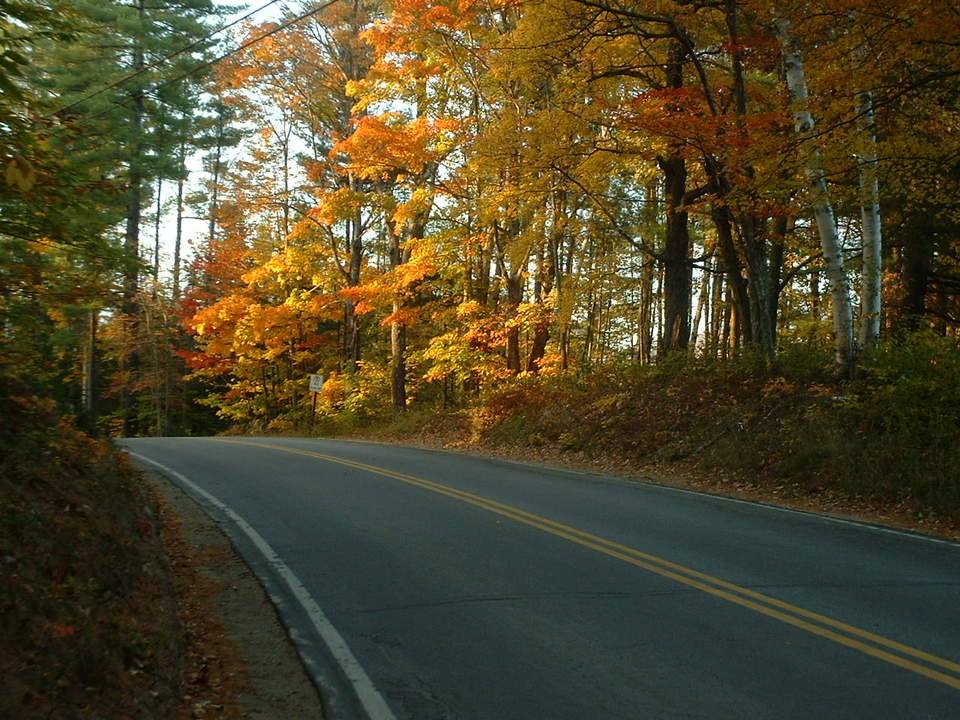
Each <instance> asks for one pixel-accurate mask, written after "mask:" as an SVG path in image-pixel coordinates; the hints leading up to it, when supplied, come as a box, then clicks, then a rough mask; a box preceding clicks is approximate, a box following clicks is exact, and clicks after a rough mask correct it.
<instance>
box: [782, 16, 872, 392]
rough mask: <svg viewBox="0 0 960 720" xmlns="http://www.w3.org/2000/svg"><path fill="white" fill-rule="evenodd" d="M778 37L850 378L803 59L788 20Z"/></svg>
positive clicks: (849, 331) (842, 297)
mask: <svg viewBox="0 0 960 720" xmlns="http://www.w3.org/2000/svg"><path fill="white" fill-rule="evenodd" d="M776 31H777V37H778V39H779V41H780V46H781V50H782V53H783V64H784V69H785V75H786V82H787V90H788V91H789V93H790V101H791V103H792V113H793V120H794V132H795V134H796V137H797V140H798V142H799V143H800V146H801V148H803V147H804V146H805V145H810V146H811V147H810V148H809V149H807V151H806V159H805V170H806V176H807V181H808V183H809V191H810V205H811V210H812V211H813V217H814V221H815V222H816V225H817V233H818V235H819V237H820V249H821V251H822V253H823V261H824V263H825V265H826V269H827V277H828V278H829V280H830V299H831V306H832V308H833V333H834V339H833V340H834V346H833V347H834V361H835V363H836V365H837V369H838V371H839V373H840V374H841V375H844V376H846V375H849V374H850V372H851V371H852V369H853V363H854V359H855V346H854V336H853V307H852V305H851V302H850V289H849V282H848V280H847V272H846V268H845V267H844V261H843V248H842V246H841V243H840V237H839V234H838V232H837V220H836V216H835V215H834V212H833V203H832V202H831V200H830V192H829V188H828V186H827V176H826V173H825V172H824V169H823V162H822V159H821V152H820V148H819V146H818V145H817V141H816V139H815V138H816V135H815V130H816V123H815V122H814V118H813V113H811V112H810V107H809V93H808V92H807V80H806V75H805V74H804V68H803V59H802V57H801V55H800V51H799V49H798V47H797V45H796V42H795V41H794V38H793V36H792V34H791V32H790V21H789V20H787V19H786V18H782V17H781V18H778V20H777V23H776Z"/></svg>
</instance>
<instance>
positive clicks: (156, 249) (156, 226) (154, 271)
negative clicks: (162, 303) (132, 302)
mask: <svg viewBox="0 0 960 720" xmlns="http://www.w3.org/2000/svg"><path fill="white" fill-rule="evenodd" d="M162 195H163V178H162V177H158V178H157V213H156V215H155V216H154V218H153V267H151V268H150V274H151V275H152V276H153V288H151V290H150V293H151V297H154V298H155V297H156V296H157V284H158V282H159V278H160V215H161V212H162V210H163V205H162V204H161V197H162Z"/></svg>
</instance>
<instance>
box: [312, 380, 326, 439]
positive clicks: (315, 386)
mask: <svg viewBox="0 0 960 720" xmlns="http://www.w3.org/2000/svg"><path fill="white" fill-rule="evenodd" d="M321 390H323V375H317V374H312V373H311V375H310V392H311V393H312V394H313V409H312V410H311V411H310V427H313V426H314V424H315V423H316V420H317V395H318V394H319V393H320V391H321Z"/></svg>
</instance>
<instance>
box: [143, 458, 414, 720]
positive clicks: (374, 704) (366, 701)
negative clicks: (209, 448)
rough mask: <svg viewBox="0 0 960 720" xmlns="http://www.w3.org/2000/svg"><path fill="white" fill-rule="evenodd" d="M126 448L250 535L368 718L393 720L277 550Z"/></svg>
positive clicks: (196, 489)
mask: <svg viewBox="0 0 960 720" xmlns="http://www.w3.org/2000/svg"><path fill="white" fill-rule="evenodd" d="M127 452H128V453H129V454H130V455H132V456H133V457H135V458H137V459H138V460H142V461H143V462H147V463H150V464H151V465H154V466H156V467H157V468H159V469H160V470H161V471H163V472H164V473H165V474H167V475H170V476H171V477H174V478H176V479H177V480H178V481H179V482H181V483H183V484H184V485H185V486H187V487H188V488H190V490H191V491H193V492H194V493H196V494H197V495H200V496H201V497H203V498H204V499H205V500H206V501H207V502H209V503H210V504H211V505H213V506H214V507H215V508H217V509H218V510H220V512H222V513H223V514H224V515H226V516H227V517H228V518H230V520H231V521H233V522H234V523H235V524H236V526H237V527H239V528H240V529H241V530H242V531H243V533H244V534H245V535H246V536H247V537H248V538H249V539H250V542H252V543H253V544H254V546H255V547H256V548H257V550H259V551H260V553H261V554H262V555H263V557H264V559H265V560H266V561H267V562H268V563H269V564H270V566H271V567H272V568H274V570H276V571H277V574H279V575H280V577H281V578H282V579H283V581H284V582H285V583H286V584H287V587H288V588H290V592H292V593H293V596H294V597H295V598H296V599H297V601H298V602H299V603H300V605H301V607H302V608H303V609H304V611H305V612H306V613H307V616H308V617H309V618H310V621H311V622H312V623H313V626H314V628H316V630H317V632H318V633H319V634H320V637H321V638H322V639H323V641H324V643H326V645H327V648H328V649H329V650H330V653H331V654H332V655H333V657H334V659H335V660H336V661H337V663H338V664H339V665H340V668H341V669H342V670H343V673H344V675H346V677H347V679H348V680H349V681H350V684H351V685H353V689H354V691H355V692H356V693H357V698H358V699H359V700H360V704H361V705H363V709H364V710H365V711H366V712H367V715H368V716H369V718H370V720H396V716H395V715H394V714H393V711H391V710H390V707H389V706H388V705H387V702H386V700H384V699H383V696H382V695H381V694H380V692H379V691H378V690H377V688H376V687H375V686H374V684H373V681H372V680H371V679H370V676H369V675H367V673H366V671H365V670H364V669H363V667H362V666H361V665H360V661H359V660H357V658H356V656H355V655H354V654H353V652H352V651H351V650H350V647H349V646H348V645H347V642H346V640H344V639H343V636H342V635H341V634H340V633H339V632H338V631H337V629H336V628H335V627H334V626H333V624H332V623H331V622H330V620H328V619H327V616H326V615H325V614H324V612H323V610H321V609H320V606H319V605H318V604H317V601H316V600H314V599H313V597H311V595H310V592H309V591H308V590H307V588H306V587H305V586H304V584H303V583H302V582H301V581H300V578H298V577H297V576H296V575H295V574H294V572H293V571H292V570H291V569H290V568H289V567H288V566H287V564H286V563H284V562H283V560H281V559H280V556H279V555H277V552H276V551H275V550H274V549H273V548H272V547H271V546H270V544H269V543H267V541H266V540H264V539H263V536H262V535H260V533H258V532H257V531H256V530H255V529H254V528H253V527H252V526H251V525H250V524H249V523H248V522H247V521H246V520H244V519H243V518H242V517H241V516H240V515H238V514H237V513H236V512H235V511H233V510H231V509H230V508H229V507H228V506H227V505H225V504H224V503H222V502H221V501H220V500H218V499H217V498H216V497H214V496H213V495H211V494H210V493H208V492H207V491H206V490H204V489H203V488H201V487H199V486H197V485H196V484H195V483H194V482H193V481H191V480H189V479H187V478H186V477H184V476H183V475H181V474H180V473H178V472H177V471H176V470H172V469H170V468H168V467H167V466H166V465H162V464H160V463H158V462H157V461H156V460H151V459H150V458H148V457H144V456H143V455H141V454H140V453H135V452H132V451H130V450H128V451H127Z"/></svg>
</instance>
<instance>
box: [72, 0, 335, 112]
mask: <svg viewBox="0 0 960 720" xmlns="http://www.w3.org/2000/svg"><path fill="white" fill-rule="evenodd" d="M337 2H339V0H328V2H325V3H324V4H323V5H319V6H317V7H315V8H314V9H313V10H308V11H307V12H305V13H301V14H300V15H297V16H296V17H294V18H291V19H290V20H288V21H286V22H284V23H281V24H279V25H277V26H276V27H275V28H273V29H271V30H268V31H267V32H265V33H263V34H262V35H258V36H257V37H255V38H252V39H250V40H248V41H247V42H245V43H243V44H242V45H240V46H238V47H236V48H234V49H233V50H231V51H230V52H226V53H224V54H223V55H220V56H218V57H216V58H214V59H213V60H208V61H207V62H204V63H201V64H199V65H197V66H196V67H193V68H191V69H190V70H188V71H187V72H185V73H182V74H180V75H177V76H176V77H173V78H170V79H169V80H166V81H164V82H162V83H160V84H159V85H156V86H155V87H153V88H152V90H153V91H154V92H155V91H157V90H160V89H162V88H165V87H167V86H168V85H172V84H173V83H176V82H180V81H181V80H183V79H184V78H187V77H190V76H191V75H193V74H194V73H196V72H199V71H200V70H205V69H206V68H209V67H213V66H214V65H216V64H217V63H220V62H223V61H224V60H226V59H227V58H228V57H231V56H233V55H236V54H237V53H238V52H241V51H243V50H246V49H247V48H248V47H250V46H251V45H255V44H257V43H258V42H260V41H261V40H265V39H266V38H268V37H270V36H271V35H275V34H276V33H278V32H280V31H281V30H285V29H286V28H288V27H290V26H291V25H295V24H297V23H299V22H301V21H303V20H306V19H307V18H309V17H311V16H313V15H316V14H317V13H319V12H322V11H323V10H326V9H327V8H328V7H330V6H331V5H334V4H336V3H337ZM130 99H131V98H129V97H128V98H124V99H123V100H121V101H119V102H117V103H116V104H115V105H113V106H112V107H109V108H106V109H105V110H101V111H100V112H98V113H96V114H94V115H88V116H86V117H83V118H79V119H80V120H87V121H89V120H96V119H97V118H99V117H102V116H103V115H106V114H107V113H110V112H113V111H114V110H116V109H117V108H118V107H123V106H124V104H125V103H127V102H128V101H129V100H130Z"/></svg>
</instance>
